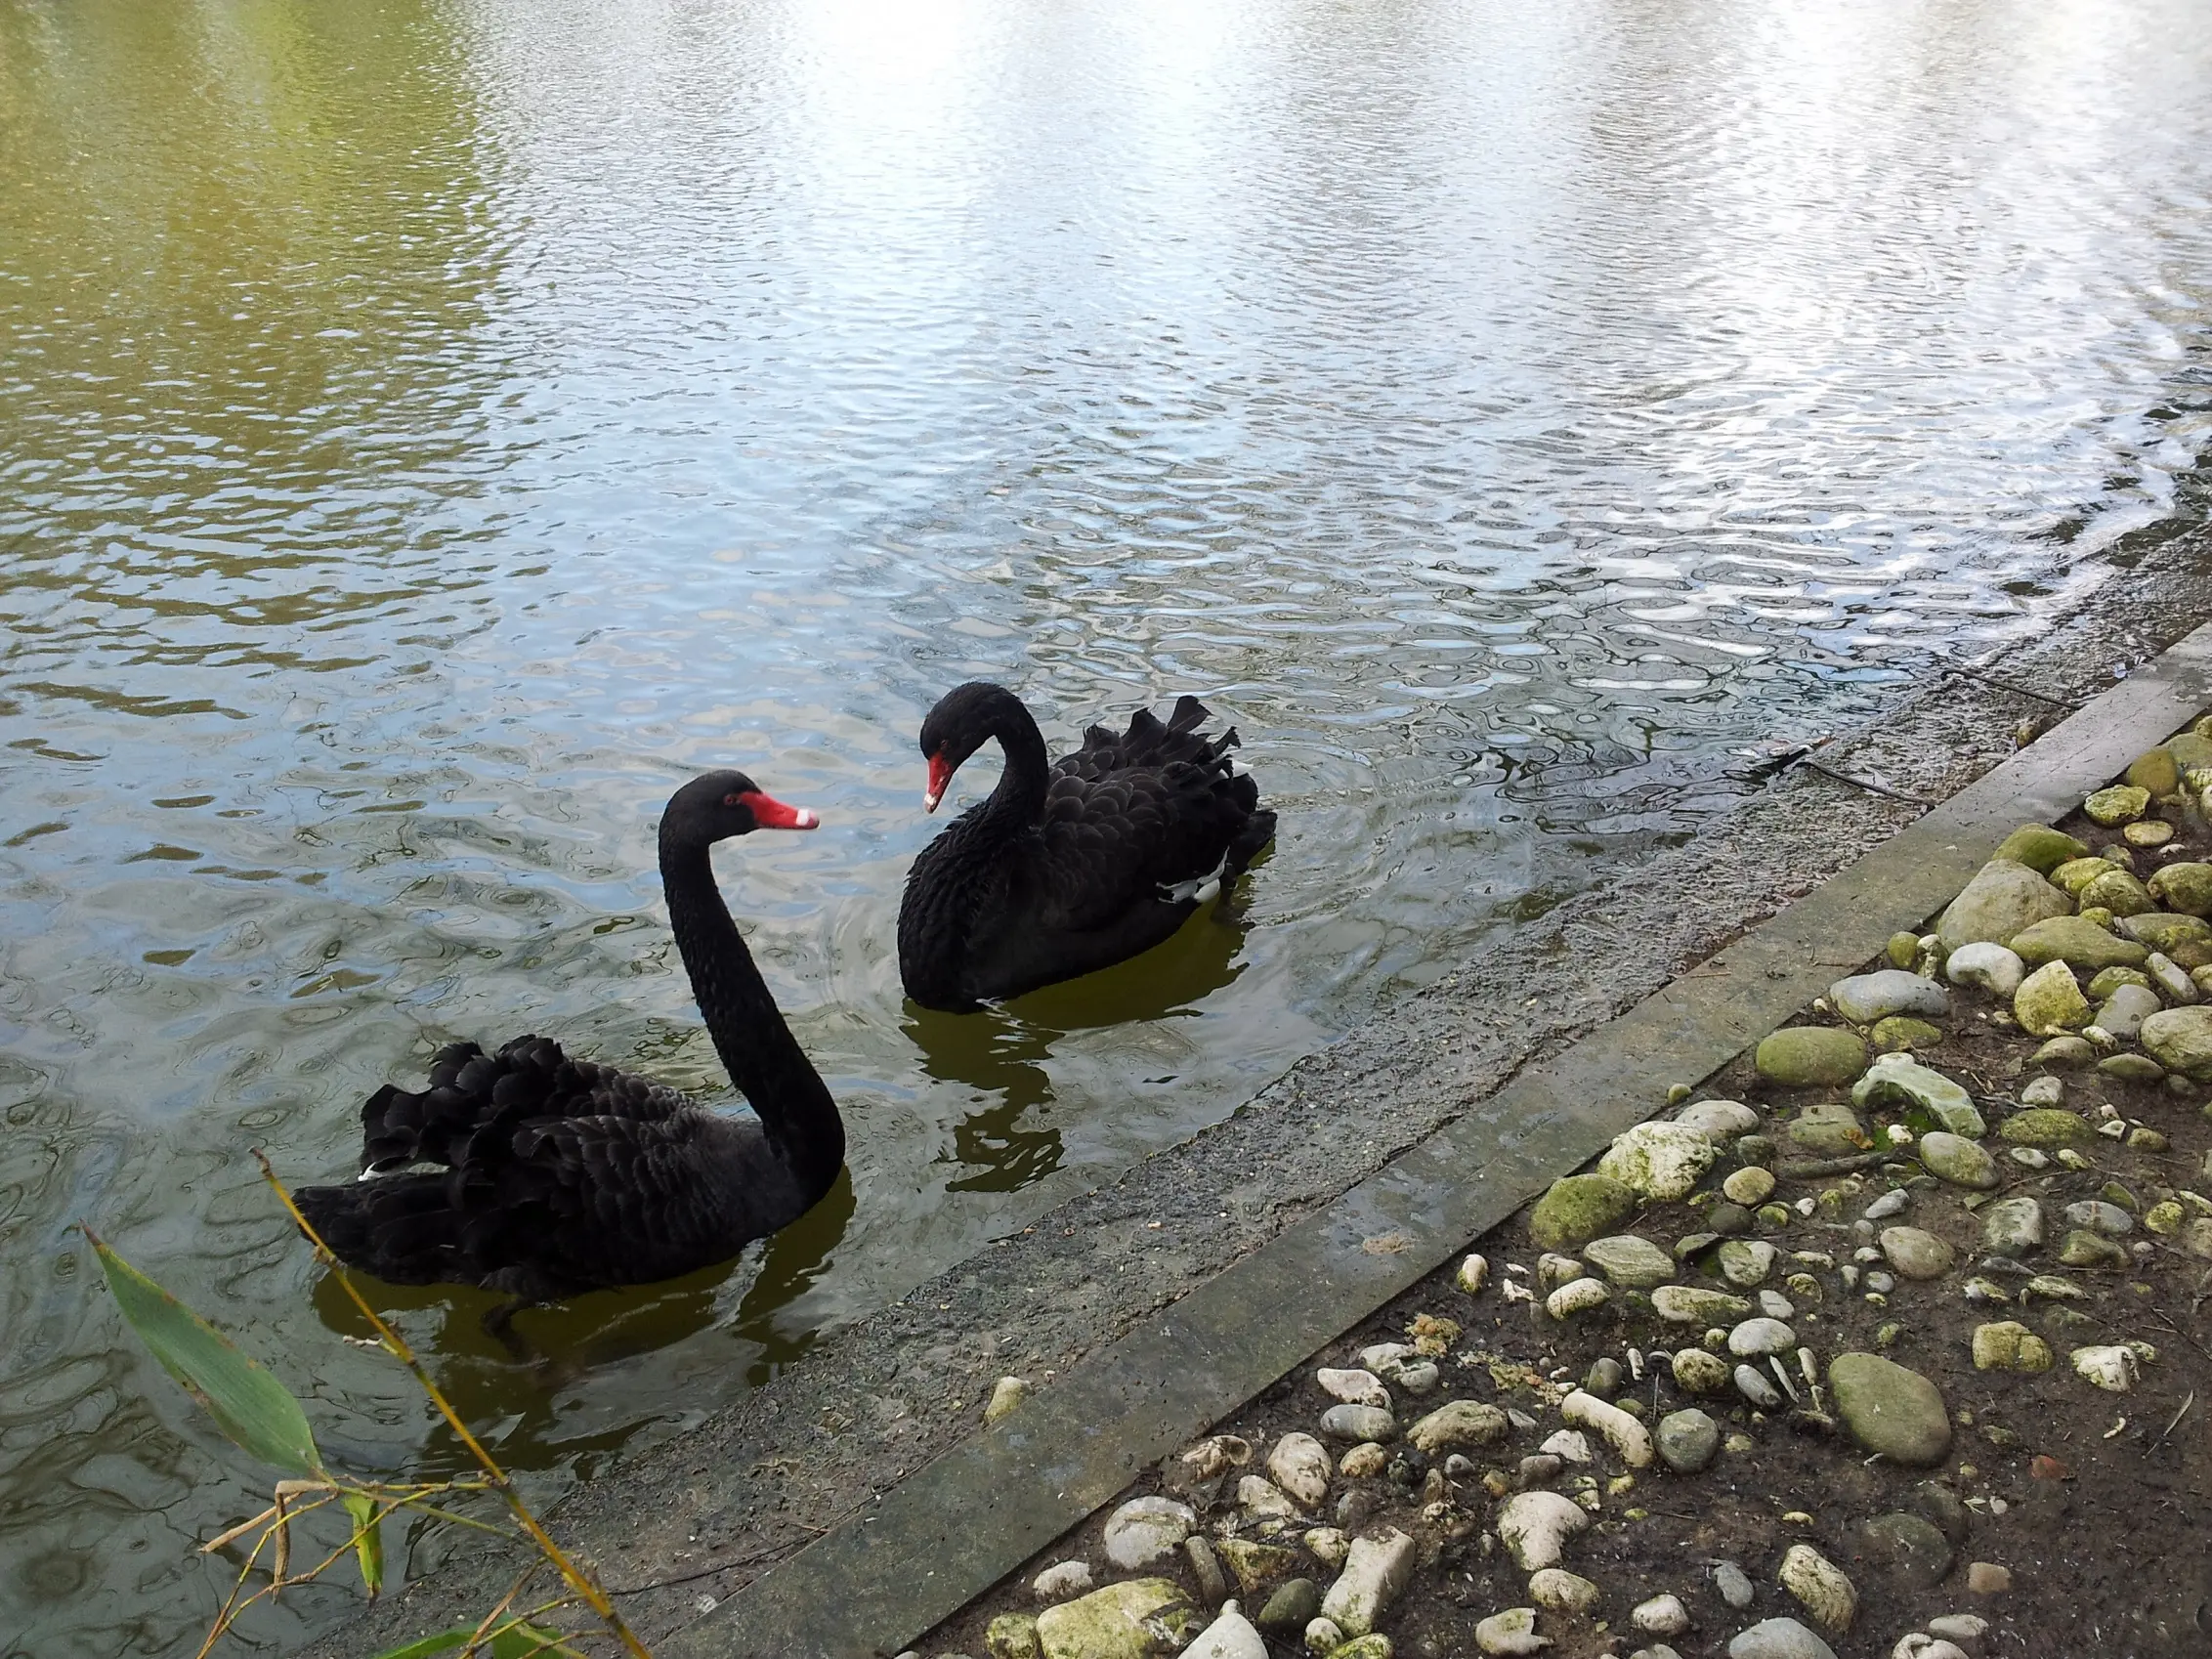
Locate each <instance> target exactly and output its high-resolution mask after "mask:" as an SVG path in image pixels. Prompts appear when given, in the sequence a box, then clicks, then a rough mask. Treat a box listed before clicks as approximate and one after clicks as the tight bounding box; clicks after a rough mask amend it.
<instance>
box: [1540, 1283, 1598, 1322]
mask: <svg viewBox="0 0 2212 1659" xmlns="http://www.w3.org/2000/svg"><path fill="white" fill-rule="evenodd" d="M1612 1295H1613V1293H1612V1292H1611V1291H1609V1290H1607V1289H1606V1288H1605V1281H1604V1280H1602V1279H1576V1280H1573V1281H1571V1282H1570V1283H1567V1284H1564V1285H1561V1286H1560V1287H1559V1288H1558V1289H1557V1290H1555V1291H1553V1293H1552V1294H1551V1295H1550V1296H1548V1297H1545V1298H1544V1311H1545V1312H1546V1313H1548V1314H1550V1315H1551V1316H1552V1317H1553V1319H1572V1318H1574V1317H1575V1316H1576V1315H1577V1314H1581V1313H1589V1312H1591V1311H1593V1310H1594V1309H1596V1308H1600V1307H1603V1306H1604V1305H1605V1303H1606V1302H1607V1301H1609V1300H1611V1299H1612Z"/></svg>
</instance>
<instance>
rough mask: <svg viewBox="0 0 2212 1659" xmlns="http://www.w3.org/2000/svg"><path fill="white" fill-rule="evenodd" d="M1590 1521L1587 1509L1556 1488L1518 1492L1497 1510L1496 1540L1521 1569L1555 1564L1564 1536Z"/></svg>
mask: <svg viewBox="0 0 2212 1659" xmlns="http://www.w3.org/2000/svg"><path fill="white" fill-rule="evenodd" d="M1589 1524H1590V1511H1589V1510H1586V1509H1584V1508H1583V1507H1582V1506H1581V1505H1580V1504H1578V1503H1576V1502H1575V1501H1574V1500H1573V1499H1571V1498H1562V1497H1561V1496H1560V1495H1559V1494H1558V1493H1556V1492H1517V1493H1515V1494H1514V1495H1513V1496H1512V1497H1510V1498H1508V1499H1507V1500H1506V1502H1505V1505H1504V1506H1503V1507H1502V1508H1501V1509H1500V1510H1499V1511H1498V1541H1499V1542H1500V1543H1501V1544H1503V1545H1504V1546H1505V1547H1506V1553H1507V1554H1509V1555H1510V1556H1511V1557H1512V1558H1513V1564H1514V1565H1515V1566H1517V1567H1519V1568H1520V1570H1521V1571H1522V1572H1524V1573H1532V1572H1535V1571H1536V1570H1538V1569H1539V1568H1541V1567H1555V1566H1557V1565H1558V1564H1559V1556H1560V1555H1561V1553H1563V1552H1564V1551H1565V1549H1566V1543H1567V1540H1568V1539H1570V1538H1572V1537H1574V1536H1575V1534H1577V1533H1579V1532H1580V1531H1582V1529H1583V1528H1584V1527H1586V1526H1588V1525H1589Z"/></svg>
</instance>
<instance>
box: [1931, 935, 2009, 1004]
mask: <svg viewBox="0 0 2212 1659" xmlns="http://www.w3.org/2000/svg"><path fill="white" fill-rule="evenodd" d="M1943 977H1944V978H1945V979H1948V980H1949V981H1950V982H1951V983H1952V984H1953V985H1973V986H1978V987H1979V988H1980V989H1982V990H1983V991H1986V992H1988V993H1989V994H1990V995H1991V996H1993V997H2001V998H2003V999H2004V1000H2006V1001H2008V1002H2009V1001H2011V1000H2012V996H2013V993H2014V992H2016V991H2018V990H2019V989H2020V982H2021V980H2023V979H2025V978H2026V977H2027V964H2026V963H2025V962H2023V961H2021V959H2020V957H2016V956H2015V955H2013V953H2012V952H2010V951H2008V950H2006V949H2005V947H2004V946H2002V945H1993V944H1989V943H1986V942H1984V943H1982V944H1978V945H1962V946H1960V947H1959V948H1958V949H1957V950H1955V951H1953V952H1952V953H1951V954H1950V955H1949V956H1948V957H1945V958H1944V959H1943Z"/></svg>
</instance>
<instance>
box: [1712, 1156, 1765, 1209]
mask: <svg viewBox="0 0 2212 1659" xmlns="http://www.w3.org/2000/svg"><path fill="white" fill-rule="evenodd" d="M1721 1191H1722V1193H1723V1195H1724V1196H1725V1197H1726V1198H1727V1200H1728V1202H1729V1203H1731V1204H1740V1205H1742V1206H1743V1207H1744V1208H1745V1209H1746V1210H1757V1209H1758V1208H1759V1207H1760V1206H1761V1205H1762V1204H1765V1202H1766V1201H1767V1200H1768V1199H1769V1198H1771V1197H1773V1195H1774V1173H1773V1171H1772V1170H1762V1169H1761V1168H1759V1166H1758V1165H1756V1164H1753V1165H1749V1166H1746V1167H1745V1168H1744V1169H1741V1170H1734V1171H1732V1172H1731V1173H1730V1174H1729V1176H1728V1178H1727V1179H1726V1180H1724V1181H1723V1182H1722V1183H1721Z"/></svg>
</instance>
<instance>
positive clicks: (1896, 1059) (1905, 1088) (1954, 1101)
mask: <svg viewBox="0 0 2212 1659" xmlns="http://www.w3.org/2000/svg"><path fill="white" fill-rule="evenodd" d="M1851 1104H1852V1105H1854V1106H1892V1107H1896V1108H1899V1109H1901V1110H1902V1111H1903V1112H1904V1113H1905V1119H1906V1122H1907V1123H1909V1124H1911V1125H1912V1127H1913V1128H1914V1129H1916V1130H1918V1131H1919V1132H1921V1133H1926V1132H1927V1131H1928V1130H1930V1129H1942V1130H1945V1131H1946V1132H1948V1133H1951V1134H1957V1135H1969V1136H1977V1137H1978V1136H1979V1135H1980V1134H1981V1133H1982V1132H1983V1125H1982V1122H1981V1114H1980V1113H1979V1112H1978V1111H1977V1110H1976V1109H1975V1105H1974V1097H1973V1096H1972V1095H1970V1094H1968V1093H1967V1091H1966V1089H1965V1088H1964V1087H1963V1086H1962V1085H1959V1084H1957V1083H1954V1082H1953V1081H1952V1080H1951V1079H1949V1078H1947V1077H1945V1076H1944V1075H1943V1074H1942V1073H1941V1072H1938V1071H1936V1070H1934V1069H1932V1068H1931V1067H1928V1066H1924V1065H1921V1064H1920V1063H1919V1062H1918V1061H1917V1060H1913V1059H1911V1058H1909V1057H1907V1056H1905V1055H1903V1054H1885V1055H1883V1056H1882V1058H1880V1059H1879V1060H1877V1061H1875V1062H1874V1064H1873V1066H1872V1067H1871V1068H1870V1069H1869V1070H1868V1071H1867V1074H1866V1076H1865V1077H1863V1078H1861V1079H1860V1080H1859V1082H1858V1084H1857V1085H1856V1086H1855V1087H1854V1088H1852V1090H1851Z"/></svg>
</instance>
